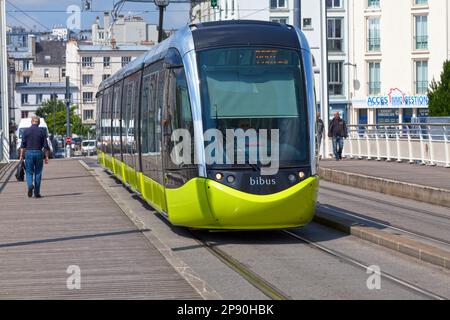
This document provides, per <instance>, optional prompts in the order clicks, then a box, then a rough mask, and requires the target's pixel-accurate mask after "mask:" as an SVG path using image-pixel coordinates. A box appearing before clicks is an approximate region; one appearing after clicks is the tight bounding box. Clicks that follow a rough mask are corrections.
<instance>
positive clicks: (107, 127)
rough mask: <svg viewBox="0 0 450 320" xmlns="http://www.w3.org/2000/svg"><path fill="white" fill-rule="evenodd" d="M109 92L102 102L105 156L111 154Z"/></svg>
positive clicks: (109, 91)
mask: <svg viewBox="0 0 450 320" xmlns="http://www.w3.org/2000/svg"><path fill="white" fill-rule="evenodd" d="M111 93H112V92H111V90H110V89H108V92H107V94H106V96H105V98H106V99H105V101H104V108H105V115H104V127H105V152H106V153H107V154H111V153H112V150H111V111H112V110H111V102H112V101H111V98H112V95H111Z"/></svg>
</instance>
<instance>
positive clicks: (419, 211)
mask: <svg viewBox="0 0 450 320" xmlns="http://www.w3.org/2000/svg"><path fill="white" fill-rule="evenodd" d="M320 189H321V190H326V191H331V192H335V193H338V194H340V195H347V196H350V197H354V198H358V199H365V200H369V201H371V202H374V203H378V204H385V205H388V206H392V207H396V208H399V209H404V210H407V211H412V212H417V213H422V214H425V215H428V216H432V217H435V218H441V219H445V220H449V221H450V215H443V214H439V213H434V212H430V211H427V210H422V209H418V208H414V207H411V206H405V205H401V204H398V203H395V202H392V201H386V200H382V199H379V198H374V197H370V196H364V195H360V194H356V193H353V192H349V191H344V190H337V189H335V188H331V187H327V186H320Z"/></svg>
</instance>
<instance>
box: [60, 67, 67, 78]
mask: <svg viewBox="0 0 450 320" xmlns="http://www.w3.org/2000/svg"><path fill="white" fill-rule="evenodd" d="M61 77H62V78H65V77H66V68H62V69H61Z"/></svg>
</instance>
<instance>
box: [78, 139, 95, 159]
mask: <svg viewBox="0 0 450 320" xmlns="http://www.w3.org/2000/svg"><path fill="white" fill-rule="evenodd" d="M96 143H97V141H95V140H84V141H83V142H81V154H82V155H83V156H88V155H95V154H96V147H95V146H96Z"/></svg>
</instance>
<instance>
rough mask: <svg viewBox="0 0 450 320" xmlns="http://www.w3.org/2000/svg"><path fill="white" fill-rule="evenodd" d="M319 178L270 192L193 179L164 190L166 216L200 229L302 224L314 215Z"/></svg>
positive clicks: (245, 228) (256, 228)
mask: <svg viewBox="0 0 450 320" xmlns="http://www.w3.org/2000/svg"><path fill="white" fill-rule="evenodd" d="M318 185H319V179H318V178H316V177H313V178H309V179H307V180H305V181H303V182H302V183H300V184H298V185H296V186H294V187H292V188H290V189H287V190H285V191H283V192H279V193H277V194H273V195H264V196H261V195H252V194H248V193H244V192H241V191H238V190H235V189H232V188H229V187H227V186H224V185H222V184H220V183H217V182H215V181H212V180H205V179H194V180H191V181H190V182H188V183H187V184H186V185H185V186H183V187H182V188H180V189H176V190H166V196H167V203H168V213H169V220H170V221H171V222H172V223H173V224H175V225H181V226H186V227H192V228H201V229H230V230H238V229H244V230H260V229H284V228H296V227H302V226H305V225H306V224H308V223H309V222H310V221H311V220H312V219H313V217H314V214H315V211H316V201H317V192H318Z"/></svg>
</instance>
